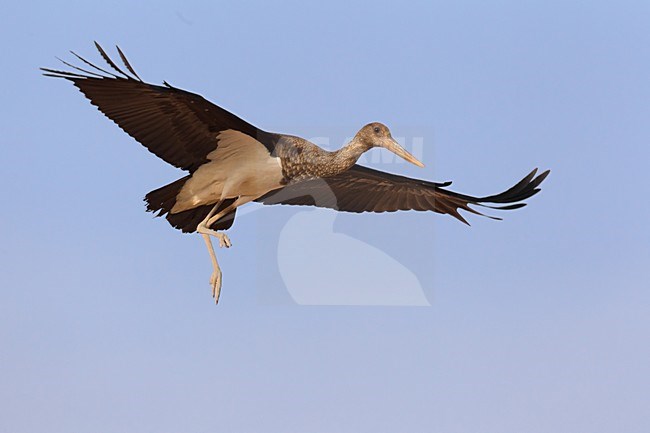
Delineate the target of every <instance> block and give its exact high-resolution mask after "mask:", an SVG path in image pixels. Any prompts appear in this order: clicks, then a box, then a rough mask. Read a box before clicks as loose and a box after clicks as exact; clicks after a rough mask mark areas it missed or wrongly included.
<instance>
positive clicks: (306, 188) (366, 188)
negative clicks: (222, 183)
mask: <svg viewBox="0 0 650 433" xmlns="http://www.w3.org/2000/svg"><path fill="white" fill-rule="evenodd" d="M549 172H550V171H549V170H547V171H545V172H543V173H542V174H540V175H538V176H536V174H537V169H535V170H533V171H532V172H530V174H528V176H526V177H524V178H523V179H522V180H521V181H519V182H518V183H517V184H516V185H515V186H513V187H512V188H510V189H508V190H507V191H504V192H502V193H500V194H496V195H491V196H487V197H472V196H469V195H464V194H459V193H456V192H453V191H449V190H447V189H445V188H446V187H448V186H449V185H451V182H447V183H435V182H428V181H425V180H419V179H411V178H408V177H404V176H398V175H395V174H390V173H385V172H382V171H378V170H373V169H371V168H367V167H362V166H360V165H355V166H353V167H352V168H351V169H350V170H348V171H346V172H343V173H341V174H339V175H336V176H332V177H328V178H323V179H313V180H308V181H303V182H298V183H295V184H290V185H288V186H286V187H284V188H282V189H279V190H275V191H272V192H270V193H269V194H266V195H265V196H263V197H260V198H259V199H258V200H257V201H259V202H262V203H264V204H289V205H303V206H317V207H325V208H330V209H336V210H339V211H345V212H394V211H398V210H418V211H433V212H437V213H441V214H449V215H451V216H453V217H455V218H457V219H458V220H460V221H462V222H464V223H466V224H467V221H466V220H465V218H463V216H462V215H461V214H460V213H459V210H461V209H462V210H465V211H468V212H471V213H473V214H477V215H482V216H487V215H484V214H482V213H480V212H478V211H476V210H475V209H472V208H471V207H470V205H477V206H483V207H488V208H492V209H500V210H511V209H518V208H520V207H523V206H525V205H526V204H525V203H521V202H522V201H523V200H526V199H527V198H529V197H531V196H533V195H535V194H537V193H538V192H539V191H540V189H539V188H538V186H539V185H540V184H541V183H542V181H543V180H544V179H545V178H546V176H548V174H549ZM486 203H490V205H488V204H486ZM495 205H496V206H495ZM489 218H493V219H500V218H496V217H492V216H489Z"/></svg>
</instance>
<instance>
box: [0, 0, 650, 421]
mask: <svg viewBox="0 0 650 433" xmlns="http://www.w3.org/2000/svg"><path fill="white" fill-rule="evenodd" d="M649 22H650V3H648V2H646V1H638V2H625V1H624V2H602V1H590V2H583V1H580V2H578V1H575V2H574V1H568V2H564V1H563V2H555V1H526V2H515V1H491V2H482V1H480V2H479V1H470V2H467V1H466V2H462V1H461V2H453V3H452V2H418V3H411V4H409V5H404V4H399V3H398V2H394V1H393V2H381V1H373V2H368V3H365V4H362V3H356V2H352V1H344V2H337V1H328V2H319V3H318V4H311V5H308V4H305V3H304V2H284V3H277V4H273V3H271V2H246V1H242V2H221V1H219V2H217V1H214V2H192V1H160V2H150V3H149V2H139V3H136V2H124V3H111V2H101V3H99V2H81V1H77V2H9V3H7V4H4V5H3V13H2V14H0V28H2V34H3V37H2V38H0V48H1V49H2V53H3V62H2V79H3V85H2V86H1V87H0V98H1V100H2V102H3V103H2V104H1V106H0V110H1V111H0V114H1V115H0V131H2V134H0V141H1V146H0V163H1V166H2V169H1V170H0V194H1V195H2V197H3V204H2V212H0V223H1V225H2V227H3V228H2V230H1V231H0V263H1V265H0V266H1V267H0V433H28V432H43V431H47V432H49V433H59V432H83V431H96V432H136V431H137V432H156V433H165V432H179V431H184V432H269V433H270V432H283V433H284V432H373V433H377V432H396V431H400V432H413V433H416V432H432V431H435V432H444V433H455V432H468V433H483V432H486V433H491V432H494V433H509V432H512V433H519V432H527V433H535V432H553V433H562V432H567V433H576V432H590V433H600V432H616V433H621V432H626V433H627V432H645V431H647V426H648V425H650V412H649V411H648V410H647V408H648V407H649V406H650V396H649V394H648V389H650V344H649V343H650V341H649V339H650V338H649V336H650V332H649V331H650V314H649V313H650V307H649V306H650V229H649V228H648V221H649V217H650V201H649V200H648V196H649V194H650V174H648V161H650V121H649V119H650V27H649V26H648V23H649ZM93 40H97V41H99V42H100V43H102V44H104V45H105V48H107V49H111V52H112V53H114V51H113V47H112V46H113V45H114V44H119V45H120V46H121V48H123V49H124V51H125V52H126V54H127V56H128V57H129V59H130V60H131V63H132V64H133V65H134V67H135V69H136V71H137V72H138V73H139V74H140V76H141V77H143V78H144V79H145V80H147V81H150V82H154V83H159V82H161V81H162V80H168V81H169V82H170V83H172V84H173V85H176V86H178V87H181V88H184V89H188V90H191V91H194V92H197V93H199V94H201V95H203V96H205V97H206V98H208V99H209V100H211V101H213V102H215V103H218V104H220V105H222V106H223V107H225V108H227V109H229V110H232V111H233V112H235V113H237V114H239V115H241V116H242V117H244V118H245V119H247V120H249V121H250V122H252V123H253V124H255V125H257V126H259V127H261V128H263V129H267V130H271V131H277V132H287V133H292V134H295V135H300V136H303V137H307V138H314V137H321V138H322V137H326V138H327V139H328V143H329V144H330V145H331V147H338V146H340V145H341V144H342V143H343V140H344V139H345V137H349V136H351V135H353V134H354V133H355V132H356V131H357V130H358V129H359V128H360V127H361V126H362V125H364V124H366V123H368V122H370V121H382V122H384V123H386V124H387V125H389V126H390V128H391V130H392V131H393V134H394V135H395V136H397V137H404V143H405V144H406V145H407V147H409V148H410V147H411V146H412V145H413V144H414V143H415V142H416V141H417V139H418V138H419V139H421V143H422V153H421V156H422V159H423V161H424V163H425V164H426V168H424V169H419V168H417V167H414V166H408V165H406V164H397V163H396V162H391V159H390V158H386V159H385V160H383V161H376V160H377V158H375V163H374V164H373V166H374V167H376V168H379V169H382V170H388V171H392V172H396V173H400V174H404V175H409V176H418V177H422V178H426V179H432V180H438V181H444V180H453V181H454V189H455V190H457V191H460V192H464V193H470V194H478V195H482V194H492V193H495V192H499V191H501V190H503V189H504V188H506V187H508V186H510V185H511V184H512V183H514V182H515V181H517V180H519V179H520V178H521V177H523V176H524V175H525V174H526V173H527V172H528V171H529V170H531V169H532V168H534V167H540V168H542V169H546V168H550V169H552V173H551V175H550V177H549V178H548V179H547V181H546V182H545V183H544V184H543V191H542V193H540V194H539V195H537V196H535V197H534V198H533V199H532V200H530V206H528V207H526V208H524V209H522V210H519V211H514V212H510V213H507V214H506V215H504V217H505V220H504V221H502V222H496V221H491V220H488V219H481V218H476V217H472V218H471V222H472V227H467V226H464V225H463V224H460V223H458V222H457V221H455V220H453V219H452V218H450V217H445V216H440V215H435V214H433V213H415V212H409V213H392V214H381V215H370V214H364V215H354V214H340V215H339V214H335V213H333V212H331V211H327V210H320V211H313V210H310V209H301V208H290V207H262V206H260V205H257V204H253V205H250V206H249V208H250V209H249V210H248V211H247V212H246V215H243V214H242V215H241V216H239V217H238V219H237V221H236V223H235V225H234V227H233V229H232V230H230V232H229V234H230V236H231V239H232V241H233V244H234V246H233V248H231V249H230V250H227V251H217V254H218V255H219V258H220V262H221V264H222V267H223V270H224V287H223V292H222V297H221V302H220V304H219V305H218V306H215V305H214V304H213V302H212V300H211V297H210V289H209V285H208V280H209V276H210V272H211V267H210V262H209V258H208V255H207V253H206V251H205V248H204V245H203V242H202V240H201V239H200V237H198V236H196V235H191V236H190V235H181V234H180V233H179V232H177V231H175V230H173V229H171V227H170V226H169V225H168V224H167V223H166V222H165V221H164V220H160V219H157V220H154V219H152V217H151V215H150V214H147V213H145V212H144V205H143V203H142V197H143V196H144V195H145V193H146V192H148V191H149V190H152V189H155V188H157V187H159V186H161V185H163V184H165V183H168V182H170V181H173V180H175V179H176V178H178V177H179V176H180V175H181V174H180V173H179V171H178V170H176V169H174V168H172V167H170V166H167V165H166V164H165V163H164V162H162V161H160V160H158V159H157V158H155V157H154V156H153V155H151V154H149V153H148V152H147V151H146V150H145V149H144V148H142V147H141V146H140V145H139V144H137V143H136V142H135V141H134V140H132V139H131V138H129V137H128V136H127V135H126V134H124V133H123V132H122V131H121V130H120V129H119V128H117V127H116V126H115V125H114V124H113V123H112V122H110V121H108V120H107V119H106V118H104V117H103V116H102V115H101V114H100V113H99V112H98V111H97V110H96V109H94V108H93V107H92V106H90V104H89V103H88V102H87V101H86V100H85V99H84V98H83V97H82V95H81V94H80V93H79V92H78V91H76V89H74V88H73V87H72V86H71V85H70V84H69V83H66V82H63V81H62V80H61V81H56V80H53V79H46V78H44V77H42V76H40V74H39V71H38V67H40V66H48V67H59V66H60V64H59V63H58V62H57V61H56V59H55V58H54V56H60V57H63V58H65V59H67V60H71V58H72V57H71V56H70V55H69V54H68V53H67V50H70V49H72V50H75V51H77V52H78V53H80V54H82V55H84V56H87V57H88V58H90V59H92V60H95V61H99V56H98V55H97V54H96V52H95V51H94V47H93V45H92V41H93ZM373 152H375V153H376V154H377V155H383V154H382V153H381V152H382V151H379V150H375V151H373ZM384 156H385V155H384ZM370 159H372V158H370ZM370 162H372V161H370ZM310 218H313V221H314V224H313V225H310V224H309V221H310ZM296 222H298V224H297V223H296ZM287 227H289V229H291V230H289V231H287V230H288V229H287ZM283 233H284V234H289V235H290V236H285V237H283V235H282V234H283ZM294 233H295V235H294ZM309 236H312V237H313V238H314V239H324V242H329V243H328V244H327V249H325V248H323V251H328V252H329V253H328V254H322V255H319V245H318V244H317V243H314V242H310V243H306V244H307V245H306V247H301V246H300V245H303V244H305V242H302V241H304V239H305V237H309ZM337 236H339V237H337ZM340 236H345V238H344V240H345V241H346V242H348V241H349V242H357V241H358V243H355V245H356V246H362V247H363V246H364V245H365V246H367V248H371V249H372V251H374V252H377V251H380V252H382V253H383V254H384V256H383V257H384V258H383V259H382V260H384V259H386V257H389V258H390V260H393V261H395V262H396V263H399V264H400V266H401V267H399V269H400V271H405V270H406V271H405V272H408V273H409V274H410V275H411V274H412V275H414V276H415V278H416V282H417V285H418V287H421V289H422V293H423V294H424V296H426V299H427V300H428V303H429V304H430V306H429V307H397V306H382V307H380V306H356V307H355V306H340V305H339V306H304V305H298V304H297V303H296V302H295V299H294V297H292V295H291V293H290V290H289V288H288V285H293V286H294V287H302V288H304V289H306V290H311V288H313V290H312V291H311V293H312V295H314V294H317V293H322V292H321V291H322V290H327V286H328V282H331V283H330V284H331V288H332V290H340V288H341V287H344V286H345V284H347V286H345V287H349V288H350V290H354V289H357V288H358V287H357V284H365V283H364V278H360V275H361V276H363V275H368V279H369V280H368V281H370V280H371V279H372V278H375V280H376V279H377V276H379V277H380V278H379V280H380V281H381V280H383V279H384V275H386V270H387V269H385V268H384V267H383V266H382V265H381V262H377V261H376V257H377V256H376V255H375V254H366V253H364V248H360V249H359V248H357V249H355V248H347V247H346V248H343V247H342V248H339V249H338V250H337V249H332V242H336V240H337V239H343V238H341V237H340ZM292 240H295V242H296V243H295V244H292ZM287 242H288V243H287ZM300 242H302V244H301V243H300ZM367 248H366V249H365V251H366V252H367V251H369V250H368V249H367ZM280 251H283V252H282V253H280ZM292 254H294V255H295V256H296V258H298V256H300V257H302V258H303V259H305V258H311V259H312V260H313V262H311V263H312V265H313V264H314V263H316V264H317V265H315V266H311V267H304V268H303V267H302V266H296V267H295V268H294V269H293V270H292V271H291V276H290V280H291V281H290V282H288V279H287V278H286V276H284V275H283V273H282V272H280V268H281V265H279V263H280V262H282V263H284V265H282V266H286V264H287V260H288V261H289V262H288V263H291V261H290V260H291V257H292V256H291V255H292ZM283 260H284V261H283ZM386 260H388V259H386ZM336 263H347V264H354V266H347V267H346V268H345V269H344V270H342V271H340V272H338V271H337V269H336V266H335V265H336ZM391 263H393V262H391ZM389 270H390V269H389ZM359 281H361V282H359ZM373 281H374V280H373ZM409 281H413V280H409ZM342 284H343V285H344V286H342ZM381 289H382V290H385V287H382V288H381ZM396 289H399V287H397V288H396ZM378 290H379V288H378Z"/></svg>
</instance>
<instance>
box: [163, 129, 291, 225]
mask: <svg viewBox="0 0 650 433" xmlns="http://www.w3.org/2000/svg"><path fill="white" fill-rule="evenodd" d="M217 140H218V147H217V149H216V150H214V151H213V152H211V153H210V154H209V155H208V159H209V160H210V162H208V163H206V164H204V165H202V166H201V167H199V169H198V170H196V171H195V172H194V173H193V174H192V177H191V178H190V179H189V180H188V181H187V182H185V185H183V188H182V189H181V191H180V193H179V194H178V197H177V198H176V204H175V205H174V207H173V208H172V210H171V213H178V212H182V211H184V210H188V209H192V208H195V207H197V206H200V205H206V204H213V203H216V202H218V201H219V200H222V199H226V198H236V197H240V196H249V197H252V198H253V199H254V198H257V197H260V196H262V195H264V194H266V193H267V192H269V191H271V190H274V189H276V188H279V187H280V186H282V184H281V183H280V182H281V181H282V167H281V166H280V159H279V158H276V157H272V156H271V154H270V153H269V151H268V149H267V148H266V147H264V145H263V144H262V143H260V142H259V141H257V140H255V139H254V138H252V137H251V136H249V135H246V134H244V133H241V132H239V131H234V130H230V129H229V130H227V131H223V132H221V133H220V134H219V135H218V136H217Z"/></svg>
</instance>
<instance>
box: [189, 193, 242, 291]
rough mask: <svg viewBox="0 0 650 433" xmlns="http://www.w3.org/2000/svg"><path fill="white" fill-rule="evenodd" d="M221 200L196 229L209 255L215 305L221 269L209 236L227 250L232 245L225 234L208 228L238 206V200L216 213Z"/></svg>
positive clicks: (219, 286)
mask: <svg viewBox="0 0 650 433" xmlns="http://www.w3.org/2000/svg"><path fill="white" fill-rule="evenodd" d="M221 203H223V200H220V201H219V202H218V203H217V204H215V205H214V207H213V208H212V210H210V213H208V215H207V216H206V217H205V218H204V219H203V221H201V222H200V223H199V225H198V226H197V227H196V231H197V232H198V233H200V234H201V236H202V237H203V240H204V241H205V245H206V247H207V248H208V253H209V254H210V259H211V260H212V276H211V277H210V286H212V297H213V298H214V302H215V303H219V295H220V294H221V268H220V267H219V262H218V261H217V255H216V254H215V252H214V247H213V246H212V241H211V240H210V236H214V237H216V238H217V239H219V246H220V247H222V248H223V247H226V248H229V247H230V246H231V245H232V243H231V242H230V239H229V238H228V236H227V235H226V234H225V233H221V232H218V231H216V230H212V229H211V228H210V227H211V226H212V224H214V223H215V222H217V221H219V220H220V219H221V218H223V217H224V216H226V215H228V214H229V213H230V212H232V211H233V210H234V209H235V208H236V207H237V206H238V200H235V202H234V203H232V204H231V205H229V206H226V207H225V208H224V209H223V210H222V211H221V212H219V213H217V214H216V215H215V213H216V212H217V209H219V206H221Z"/></svg>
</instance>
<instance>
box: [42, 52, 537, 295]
mask: <svg viewBox="0 0 650 433" xmlns="http://www.w3.org/2000/svg"><path fill="white" fill-rule="evenodd" d="M96 46H97V49H98V50H99V52H100V54H101V55H102V57H103V58H104V60H105V61H106V62H107V63H108V64H109V65H110V66H111V67H112V68H113V69H114V71H115V72H109V71H107V70H104V69H102V68H99V67H97V66H95V65H93V64H92V63H90V62H88V61H86V60H85V59H83V58H81V57H79V56H77V55H76V54H75V56H77V57H78V58H79V59H80V60H81V61H82V62H84V63H85V64H86V65H88V66H90V67H92V68H93V69H94V70H86V69H82V68H79V67H76V66H73V65H70V64H69V63H66V62H64V63H65V64H66V65H68V66H70V67H72V68H74V69H75V70H76V71H78V72H66V71H58V70H53V69H46V68H43V70H44V71H45V75H48V76H54V77H59V78H65V79H67V80H70V81H72V82H73V83H74V85H75V86H77V87H78V88H79V89H80V90H81V91H82V92H83V93H84V94H85V95H86V96H87V97H88V98H89V99H90V101H91V103H92V104H93V105H95V106H97V107H98V108H99V110H100V111H102V112H103V113H104V114H105V115H106V116H107V117H109V118H110V119H111V120H113V121H114V122H115V123H117V125H118V126H120V128H122V129H123V130H124V131H125V132H127V133H128V134H129V135H131V136H132V137H133V138H135V139H136V140H138V141H139V142H140V143H142V144H143V145H144V146H145V147H146V148H147V149H149V151H151V152H152V153H154V154H155V155H156V156H158V157H160V158H161V159H163V160H164V161H166V162H168V163H169V164H171V165H174V166H175V167H178V168H180V169H183V170H186V171H187V172H189V174H188V175H187V176H185V177H183V178H181V179H178V180H177V181H175V182H172V183H171V184H169V185H165V186H163V187H161V188H159V189H157V190H155V191H152V192H150V193H149V194H147V195H146V197H145V201H146V202H147V210H149V211H152V212H157V215H158V216H165V218H166V219H167V220H168V221H169V223H170V224H171V225H172V226H174V227H175V228H177V229H180V230H182V231H183V232H195V231H197V232H199V233H201V234H202V236H203V238H204V240H205V242H206V244H207V245H208V250H209V252H210V256H211V258H212V263H213V267H214V272H213V275H212V279H211V284H212V287H213V296H214V297H215V299H216V300H218V298H219V290H220V287H221V271H220V268H219V265H218V263H217V259H216V255H215V254H214V250H213V249H212V244H211V241H210V236H215V237H217V238H218V239H219V242H220V245H221V246H230V240H229V239H228V237H227V236H225V235H224V234H223V233H221V231H223V230H226V229H228V228H230V226H231V225H232V224H233V221H234V218H235V213H236V210H237V208H238V207H239V206H241V205H243V204H245V203H248V202H250V201H258V202H261V203H264V204H291V205H311V206H319V207H327V208H332V209H336V210H340V211H348V212H385V211H395V210H429V211H434V212H437V213H443V214H444V213H446V214H450V215H451V216H453V217H455V218H457V219H459V220H460V221H462V222H465V223H466V221H465V219H464V218H463V217H462V216H461V215H460V213H459V212H458V211H459V209H462V210H465V211H468V212H471V213H474V214H479V215H483V214H480V213H479V212H477V211H476V210H475V209H473V208H471V207H470V206H469V205H478V206H484V207H490V208H494V209H516V208H519V207H522V206H524V203H521V202H522V201H523V200H525V199H527V198H529V197H530V196H532V195H534V194H535V193H537V192H538V191H539V189H538V188H537V187H538V186H539V184H540V183H541V182H542V181H543V180H544V179H545V178H546V176H547V175H548V171H546V172H544V173H542V174H540V175H539V176H535V175H536V171H537V170H533V171H532V172H531V173H530V174H529V175H528V176H526V177H525V178H524V179H522V180H521V181H520V182H519V183H517V184H516V185H515V186H513V187H512V188H510V189H508V190H507V191H505V192H503V193H501V194H496V195H492V196H488V197H473V196H468V195H463V194H458V193H455V192H453V191H449V190H447V189H446V187H448V186H449V185H450V182H447V183H435V182H429V181H425V180H419V179H411V178H407V177H403V176H398V175H394V174H389V173H385V172H381V171H378V170H373V169H370V168H366V167H362V166H359V165H357V164H356V162H357V160H358V159H359V157H360V156H361V155H362V154H363V153H364V152H366V151H368V150H370V149H372V148H373V147H383V148H386V149H388V150H390V151H392V152H394V153H395V154H397V155H398V156H400V157H402V158H404V159H406V160H407V161H409V162H411V163H413V164H416V165H418V166H423V165H422V163H421V162H420V161H418V160H417V159H416V158H415V157H414V156H413V155H411V154H410V153H408V152H407V151H406V150H405V149H403V148H402V147H401V146H400V145H399V144H398V143H397V142H396V141H395V140H394V139H393V138H392V136H391V134H390V131H389V130H388V128H387V127H386V126H384V125H382V124H381V123H376V122H375V123H370V124H368V125H366V126H364V127H363V128H362V129H361V130H359V132H358V133H357V134H356V135H355V137H354V138H353V139H352V140H351V141H350V143H349V144H348V145H346V146H344V147H343V148H341V149H339V150H337V151H333V152H330V151H327V150H324V149H321V148H320V147H318V146H317V145H315V144H313V143H311V142H309V141H307V140H305V139H303V138H300V137H295V136H291V135H285V134H276V133H270V132H266V131H263V130H261V129H258V128H256V127H255V126H253V125H251V124H249V123H248V122H246V121H244V120H242V119H240V118H239V117H237V116H235V115H234V114H232V113H230V112H228V111H226V110H224V109H223V108H221V107H219V106H216V105H214V104H212V103H210V102H208V101H206V100H205V99H204V98H202V97H201V96H199V95H196V94H193V93H190V92H186V91H184V90H180V89H177V88H175V87H172V86H170V85H169V84H167V83H166V82H165V83H164V86H156V85H152V84H148V83H145V82H143V81H142V80H141V79H140V78H139V77H138V75H137V74H136V73H135V71H134V70H133V68H132V67H131V65H130V64H129V62H128V61H127V60H126V57H125V56H124V54H123V53H122V51H121V50H120V49H119V48H118V53H119V55H120V58H121V59H122V61H123V63H124V66H125V67H126V69H127V70H128V72H129V73H130V74H129V73H126V72H124V71H123V70H122V69H120V68H119V66H118V65H116V64H115V63H114V62H113V61H112V60H111V59H110V58H109V57H108V55H107V54H106V52H105V51H104V50H103V49H102V48H101V47H100V46H99V45H97V44H96ZM73 54H74V53H73ZM79 72H81V73H79ZM486 203H492V204H496V205H498V206H494V205H487V204H486ZM490 218H494V217H490Z"/></svg>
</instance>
